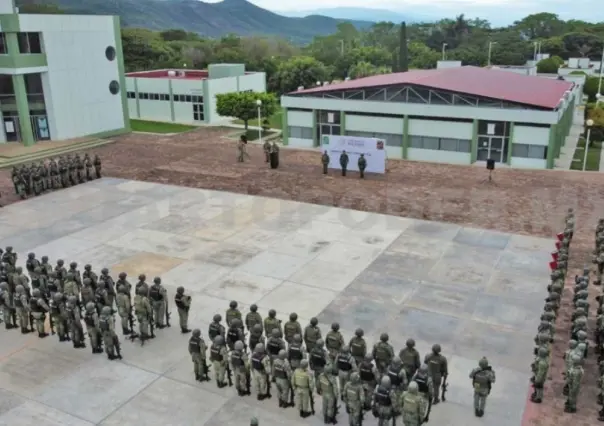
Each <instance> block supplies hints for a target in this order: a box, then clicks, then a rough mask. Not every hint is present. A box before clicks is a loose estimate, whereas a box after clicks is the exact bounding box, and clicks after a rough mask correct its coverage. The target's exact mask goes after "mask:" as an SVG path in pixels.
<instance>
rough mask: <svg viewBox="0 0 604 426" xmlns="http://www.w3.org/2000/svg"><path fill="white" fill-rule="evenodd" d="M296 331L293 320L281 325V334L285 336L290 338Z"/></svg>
mask: <svg viewBox="0 0 604 426" xmlns="http://www.w3.org/2000/svg"><path fill="white" fill-rule="evenodd" d="M297 332H298V327H297V324H296V323H295V322H291V321H288V322H286V323H285V325H284V326H283V334H285V337H287V338H292V337H294V335H295V334H296V333H297Z"/></svg>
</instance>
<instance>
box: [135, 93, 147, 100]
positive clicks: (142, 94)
mask: <svg viewBox="0 0 604 426" xmlns="http://www.w3.org/2000/svg"><path fill="white" fill-rule="evenodd" d="M138 96H139V97H140V98H141V99H143V100H145V101H146V100H147V99H149V94H148V93H139V94H138Z"/></svg>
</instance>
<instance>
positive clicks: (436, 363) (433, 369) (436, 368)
mask: <svg viewBox="0 0 604 426" xmlns="http://www.w3.org/2000/svg"><path fill="white" fill-rule="evenodd" d="M428 368H429V369H430V375H431V376H432V377H440V376H441V374H440V358H439V357H438V356H437V355H431V356H430V358H429V359H428Z"/></svg>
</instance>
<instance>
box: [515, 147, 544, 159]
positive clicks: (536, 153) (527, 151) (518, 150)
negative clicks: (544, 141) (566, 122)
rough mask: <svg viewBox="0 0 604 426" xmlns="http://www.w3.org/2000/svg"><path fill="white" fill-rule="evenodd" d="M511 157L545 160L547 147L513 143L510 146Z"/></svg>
mask: <svg viewBox="0 0 604 426" xmlns="http://www.w3.org/2000/svg"><path fill="white" fill-rule="evenodd" d="M512 157H519V158H534V159H538V160H545V159H546V158H547V147H546V146H541V145H529V144H524V143H515V144H513V145H512Z"/></svg>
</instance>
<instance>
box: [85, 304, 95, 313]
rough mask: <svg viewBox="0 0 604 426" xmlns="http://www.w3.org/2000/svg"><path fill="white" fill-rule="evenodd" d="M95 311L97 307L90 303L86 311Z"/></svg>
mask: <svg viewBox="0 0 604 426" xmlns="http://www.w3.org/2000/svg"><path fill="white" fill-rule="evenodd" d="M94 309H95V306H94V303H93V302H88V303H86V310H87V311H90V312H91V311H94Z"/></svg>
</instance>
